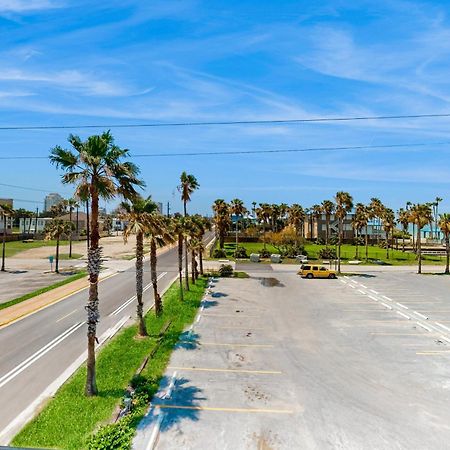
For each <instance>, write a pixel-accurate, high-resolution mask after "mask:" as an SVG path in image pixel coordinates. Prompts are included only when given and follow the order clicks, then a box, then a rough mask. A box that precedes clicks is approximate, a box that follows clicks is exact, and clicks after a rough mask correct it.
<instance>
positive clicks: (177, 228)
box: [171, 213, 188, 301]
mask: <svg viewBox="0 0 450 450" xmlns="http://www.w3.org/2000/svg"><path fill="white" fill-rule="evenodd" d="M187 221H188V218H187V217H183V216H181V215H179V214H178V213H177V214H176V215H175V216H174V217H173V218H172V220H171V233H172V235H173V236H174V237H175V238H176V240H177V241H178V275H179V276H178V279H179V282H180V300H181V301H183V300H184V295H183V244H184V241H185V237H186V236H187V235H188V227H187Z"/></svg>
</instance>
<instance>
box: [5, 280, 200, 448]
mask: <svg viewBox="0 0 450 450" xmlns="http://www.w3.org/2000/svg"><path fill="white" fill-rule="evenodd" d="M205 287H206V279H199V280H198V281H197V284H196V285H193V286H191V290H190V291H189V292H185V300H184V302H181V301H180V300H179V287H178V285H177V284H176V283H174V284H173V285H172V286H171V287H170V288H169V290H168V291H167V292H166V294H165V295H164V297H163V301H164V311H163V314H162V315H161V316H160V317H158V318H156V317H155V316H154V312H153V310H152V311H150V312H149V313H148V314H147V315H146V323H147V327H148V332H149V337H147V338H144V339H136V338H135V336H136V331H137V328H136V326H135V325H133V326H131V327H128V328H126V329H123V330H122V331H121V332H120V333H119V334H118V335H117V336H116V337H115V338H114V339H112V341H111V342H110V343H109V344H108V345H106V346H105V347H104V348H103V349H102V350H101V351H100V353H99V354H98V357H97V384H98V388H99V395H98V396H96V397H91V398H87V397H85V396H84V393H83V392H84V383H85V377H86V369H85V366H83V367H81V368H80V369H79V370H78V371H77V372H76V373H75V374H74V375H73V376H72V377H71V378H70V379H69V380H68V381H67V382H66V383H65V384H64V385H63V386H62V387H61V388H60V389H59V391H58V392H57V393H56V395H55V397H54V398H53V399H52V400H50V401H49V403H48V404H47V405H46V407H45V408H44V409H43V411H42V412H41V413H40V414H39V415H38V416H37V417H36V418H35V419H34V420H33V421H31V422H30V423H29V424H28V425H26V426H25V428H24V429H23V430H22V431H21V432H20V433H19V434H18V435H17V436H16V437H15V438H14V440H13V444H14V445H16V446H19V447H21V446H23V447H28V446H32V447H40V448H53V449H65V450H78V449H86V448H88V440H89V438H90V436H91V435H92V433H93V432H94V431H95V430H97V429H98V427H99V425H101V424H105V423H107V422H108V421H109V420H110V418H111V416H112V414H113V412H114V410H115V408H116V406H117V405H118V404H119V403H120V401H121V399H122V397H123V395H124V389H125V388H126V386H127V385H128V383H129V381H130V380H131V378H132V377H133V375H134V373H135V371H136V370H137V369H138V367H139V366H140V364H141V363H142V361H143V359H144V358H145V357H146V356H147V355H148V354H149V353H150V351H151V350H152V349H153V348H154V346H155V344H156V342H157V339H158V334H159V332H160V330H161V329H162V327H163V326H164V324H166V323H167V322H168V321H172V323H171V326H170V328H169V330H168V332H167V333H166V334H165V335H164V337H163V339H162V341H161V343H160V346H159V348H158V351H157V352H156V354H155V355H154V357H153V358H152V359H151V360H150V361H149V362H148V365H147V367H146V368H145V370H144V372H143V373H142V375H143V376H146V377H149V378H151V379H152V380H154V382H153V386H154V391H156V389H157V384H158V382H159V380H160V378H161V377H162V375H163V373H164V371H165V368H166V366H167V364H168V361H169V358H170V355H171V352H172V350H173V347H174V345H175V343H176V342H177V340H178V338H179V335H180V333H181V332H182V331H183V329H184V328H185V327H186V326H187V325H188V324H190V323H192V321H193V320H194V317H195V315H196V312H197V309H198V307H199V305H200V302H201V299H202V296H203V293H204V291H205ZM100 301H101V298H100ZM138 413H139V417H137V418H136V420H134V421H133V425H132V426H133V429H134V428H135V426H136V425H137V423H138V419H139V418H140V417H142V416H143V414H144V411H143V410H142V409H141V410H140V411H138ZM132 431H133V430H132ZM104 448H109V447H104ZM113 448H115V447H113Z"/></svg>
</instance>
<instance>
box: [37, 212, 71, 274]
mask: <svg viewBox="0 0 450 450" xmlns="http://www.w3.org/2000/svg"><path fill="white" fill-rule="evenodd" d="M74 228H75V227H74V225H73V223H72V222H66V221H64V220H61V219H57V218H55V219H52V220H51V221H50V222H49V223H47V224H46V226H45V229H44V233H45V239H47V240H51V239H55V240H56V255H55V272H56V273H59V241H60V240H61V236H63V235H70V233H72V231H73V229H74Z"/></svg>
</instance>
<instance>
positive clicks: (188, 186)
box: [178, 172, 200, 290]
mask: <svg viewBox="0 0 450 450" xmlns="http://www.w3.org/2000/svg"><path fill="white" fill-rule="evenodd" d="M199 187H200V184H199V183H198V181H197V178H195V177H194V175H188V174H187V173H186V172H182V174H181V175H180V185H179V186H178V191H179V192H180V194H181V200H182V201H183V212H184V217H186V216H187V202H190V201H191V195H192V194H193V192H194V191H195V190H196V189H198V188H199ZM184 244H185V253H184V265H185V267H184V269H185V272H186V273H185V275H186V289H187V290H189V261H188V246H187V241H186V242H185V243H184Z"/></svg>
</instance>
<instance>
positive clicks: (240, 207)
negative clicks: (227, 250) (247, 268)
mask: <svg viewBox="0 0 450 450" xmlns="http://www.w3.org/2000/svg"><path fill="white" fill-rule="evenodd" d="M246 212H247V208H246V207H245V206H244V202H243V201H242V200H240V199H238V198H235V199H233V200H231V202H230V213H231V214H233V215H234V216H235V217H236V248H237V246H238V244H239V238H238V232H239V228H238V225H239V218H240V217H242V216H243V215H244V214H245V213H246Z"/></svg>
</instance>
